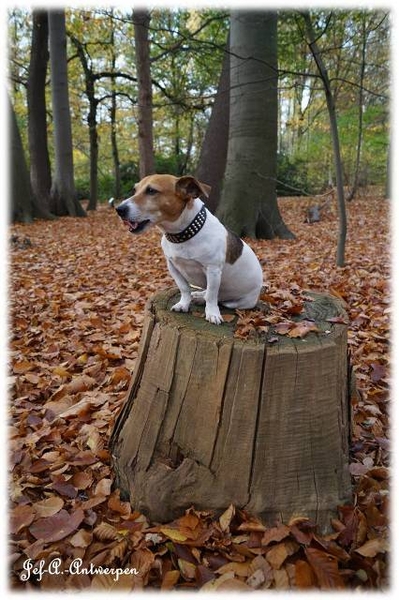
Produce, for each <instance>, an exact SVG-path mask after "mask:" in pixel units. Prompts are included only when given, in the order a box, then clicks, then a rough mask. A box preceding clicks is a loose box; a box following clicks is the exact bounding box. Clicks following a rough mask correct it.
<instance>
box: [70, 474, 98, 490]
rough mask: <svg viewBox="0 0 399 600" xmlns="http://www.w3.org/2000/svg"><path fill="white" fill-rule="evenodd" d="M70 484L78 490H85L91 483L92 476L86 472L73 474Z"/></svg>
mask: <svg viewBox="0 0 399 600" xmlns="http://www.w3.org/2000/svg"><path fill="white" fill-rule="evenodd" d="M71 483H72V485H73V486H74V487H75V488H76V489H78V490H87V488H89V487H90V486H91V484H92V483H93V474H92V473H90V472H88V471H78V472H77V473H74V474H73V476H72V479H71Z"/></svg>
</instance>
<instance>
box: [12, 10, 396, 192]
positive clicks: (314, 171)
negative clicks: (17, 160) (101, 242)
mask: <svg viewBox="0 0 399 600" xmlns="http://www.w3.org/2000/svg"><path fill="white" fill-rule="evenodd" d="M66 15H67V29H68V31H69V32H70V33H73V35H75V36H76V37H77V38H78V39H79V40H81V41H82V42H84V44H85V48H86V51H87V54H88V56H89V57H90V60H89V62H90V66H91V68H92V69H93V71H94V72H95V73H101V72H105V73H107V72H108V73H110V72H111V71H112V70H117V71H118V72H120V73H122V74H124V75H126V77H123V76H121V77H118V78H117V79H116V80H114V79H113V78H111V77H106V76H103V77H99V78H98V79H97V80H96V84H95V93H96V97H97V99H98V101H99V104H98V114H97V126H98V133H99V170H98V173H99V198H100V199H105V198H108V197H109V196H112V195H114V191H113V187H114V186H113V179H114V173H113V152H112V145H111V119H110V107H111V94H112V91H113V89H115V90H116V92H117V111H116V113H117V114H116V138H117V144H118V152H119V160H120V162H121V164H122V193H123V195H126V194H129V193H130V191H131V186H132V183H134V182H135V181H137V180H138V170H137V163H138V144H137V113H136V105H137V82H136V81H135V76H136V72H135V55H134V31H133V23H132V19H131V10H130V9H129V10H125V9H116V8H114V9H100V8H98V9H82V8H70V9H68V10H67V11H66ZM311 17H312V22H313V23H314V26H315V29H316V31H317V32H318V34H319V35H320V38H319V40H318V43H319V45H320V47H321V49H322V52H323V59H324V60H325V62H326V66H327V69H328V72H329V76H330V78H331V80H332V84H333V87H334V90H333V91H334V96H335V102H336V108H337V113H338V124H339V133H340V138H341V152H342V160H343V166H344V173H345V183H346V184H350V183H351V182H353V178H354V169H355V165H356V145H357V139H358V102H359V97H358V94H359V88H358V82H359V65H360V64H361V60H362V52H361V50H362V46H363V43H364V42H365V48H366V54H365V59H366V69H365V73H364V77H365V78H364V95H363V106H364V112H363V142H362V151H361V173H360V175H361V177H360V180H361V182H362V183H367V184H379V185H381V184H384V181H385V177H386V171H387V169H386V163H387V148H388V143H389V139H388V136H389V107H388V95H389V84H390V79H391V78H390V72H389V68H390V39H389V37H390V23H389V18H388V16H387V15H386V14H385V13H384V12H383V11H381V10H339V11H338V10H333V11H326V10H312V11H311ZM228 24H229V18H228V13H227V11H223V10H221V9H205V10H198V9H197V8H184V9H174V10H166V9H163V8H155V9H153V10H152V11H151V25H150V32H149V34H150V42H151V72H152V79H153V82H154V84H153V103H154V107H153V116H154V145H155V153H156V169H157V170H158V171H163V172H169V173H174V174H176V175H178V174H181V173H183V172H193V171H194V170H195V168H196V165H197V161H198V157H199V154H200V150H201V145H202V141H203V139H204V135H205V131H206V127H207V124H208V121H209V114H210V110H211V107H212V104H213V101H214V94H215V92H216V88H217V83H218V78H219V75H220V69H221V64H222V58H223V52H224V47H225V43H226V40H227V33H228ZM8 25H9V26H8V39H9V63H10V69H9V74H10V82H11V83H10V94H11V96H12V99H13V105H14V110H15V113H16V116H17V120H18V124H19V127H20V132H21V136H22V140H23V144H24V148H25V151H27V148H28V144H27V102H26V81H27V72H28V67H29V59H30V40H31V25H32V23H31V13H30V11H29V10H27V9H16V8H15V9H12V10H10V11H9V23H8ZM68 55H69V59H70V60H69V63H68V77H69V93H70V104H71V112H72V127H73V142H74V166H75V178H76V185H77V187H78V189H79V191H80V193H81V195H82V196H85V197H87V196H88V193H89V181H88V179H89V163H88V155H89V131H88V125H87V111H88V103H87V99H86V96H85V82H84V77H83V71H82V65H81V63H80V61H79V60H78V59H77V58H76V52H75V48H74V47H73V45H72V44H71V43H70V41H68ZM279 72H280V76H279V105H280V115H279V124H278V126H279V148H280V154H281V156H280V157H279V166H278V169H279V175H278V179H279V180H281V181H284V182H286V183H287V184H289V185H291V186H292V187H297V188H299V189H303V190H304V191H308V192H309V193H312V192H318V191H322V190H324V189H325V188H326V187H327V186H328V185H330V184H333V183H334V169H333V161H332V153H331V137H330V131H329V122H328V114H327V110H326V103H325V97H324V92H323V90H322V86H321V83H320V79H319V78H318V76H317V69H316V66H315V64H314V60H313V57H312V56H311V53H310V51H309V47H308V45H307V42H306V39H305V37H304V28H303V20H302V17H301V14H300V12H298V11H287V10H285V11H280V12H279ZM48 80H49V81H50V77H49V78H48ZM47 100H48V103H47V107H48V114H49V118H48V134H49V148H50V158H52V156H53V150H52V114H51V100H50V88H49V87H48V90H47ZM282 191H283V190H281V186H279V192H282ZM292 193H294V191H293V192H292Z"/></svg>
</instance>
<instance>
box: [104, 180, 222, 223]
mask: <svg viewBox="0 0 399 600" xmlns="http://www.w3.org/2000/svg"><path fill="white" fill-rule="evenodd" d="M210 189H211V188H210V187H209V186H208V185H206V184H205V183H201V182H199V181H198V180H197V179H195V177H192V176H191V175H186V176H184V177H175V176H174V175H147V177H144V179H142V180H141V181H139V183H137V184H136V185H135V186H134V193H133V196H131V197H130V198H127V200H124V201H123V202H121V204H120V205H119V206H118V207H117V208H116V211H117V213H118V215H119V216H120V217H121V219H122V220H123V222H124V223H125V225H126V226H127V227H129V231H130V232H131V233H141V232H142V231H144V230H145V229H147V228H148V227H149V226H150V225H160V224H162V223H163V222H165V221H169V222H173V221H176V219H178V218H179V216H180V215H181V213H182V212H183V210H184V209H185V207H186V206H187V205H189V203H190V202H192V201H193V200H194V198H198V197H199V196H201V195H204V196H206V197H208V194H209V192H210Z"/></svg>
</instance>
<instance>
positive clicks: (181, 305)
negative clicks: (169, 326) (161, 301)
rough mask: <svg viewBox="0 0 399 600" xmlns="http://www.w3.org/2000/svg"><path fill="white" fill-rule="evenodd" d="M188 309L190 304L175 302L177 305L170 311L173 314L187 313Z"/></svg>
mask: <svg viewBox="0 0 399 600" xmlns="http://www.w3.org/2000/svg"><path fill="white" fill-rule="evenodd" d="M189 308H190V303H187V302H181V301H180V302H177V304H174V305H173V306H172V308H171V309H170V310H173V311H174V312H188V309H189Z"/></svg>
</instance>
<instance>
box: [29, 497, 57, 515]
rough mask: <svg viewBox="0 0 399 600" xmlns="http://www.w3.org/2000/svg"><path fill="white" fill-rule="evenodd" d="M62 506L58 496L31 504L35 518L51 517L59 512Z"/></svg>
mask: <svg viewBox="0 0 399 600" xmlns="http://www.w3.org/2000/svg"><path fill="white" fill-rule="evenodd" d="M63 506H64V500H63V499H62V498H60V497H59V496H49V497H48V498H45V499H44V500H40V501H39V502H35V503H34V504H33V508H34V509H35V512H36V518H41V517H51V516H53V515H55V514H56V513H57V512H59V511H60V510H61V508H62V507H63Z"/></svg>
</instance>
